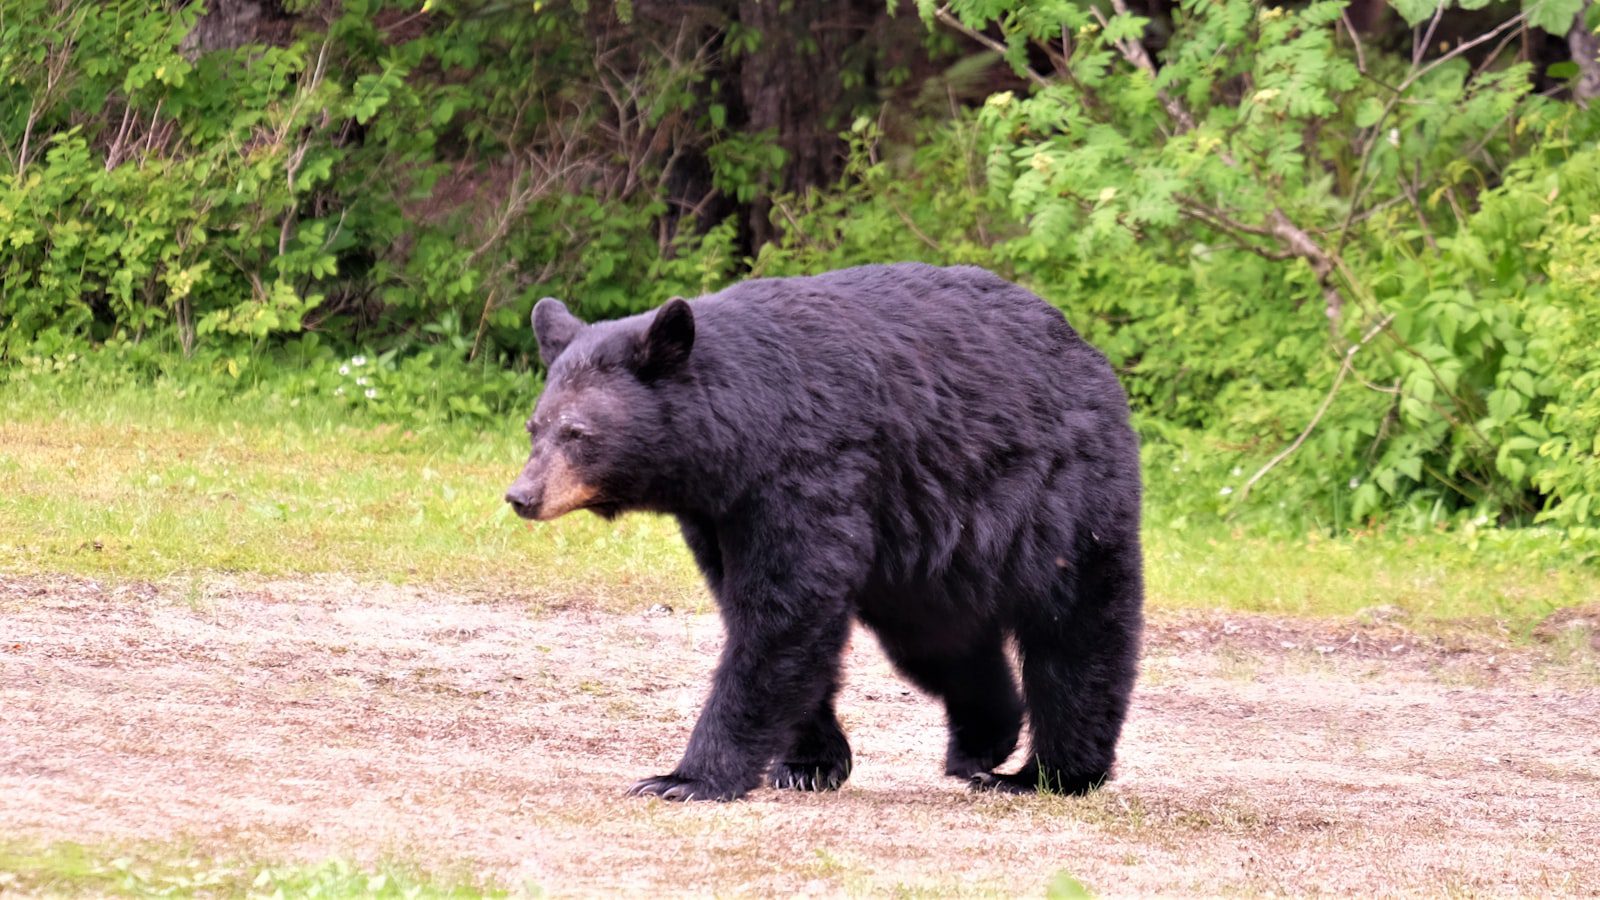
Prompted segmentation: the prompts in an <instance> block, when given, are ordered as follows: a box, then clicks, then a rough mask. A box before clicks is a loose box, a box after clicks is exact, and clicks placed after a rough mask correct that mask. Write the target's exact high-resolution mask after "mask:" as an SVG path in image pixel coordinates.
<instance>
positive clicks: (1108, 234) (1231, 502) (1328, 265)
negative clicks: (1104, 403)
mask: <svg viewBox="0 0 1600 900" xmlns="http://www.w3.org/2000/svg"><path fill="white" fill-rule="evenodd" d="M1557 5H1560V4H1551V5H1545V6H1533V5H1530V7H1529V18H1530V20H1531V21H1532V22H1533V24H1535V25H1538V26H1540V27H1545V28H1547V29H1548V30H1552V31H1557V32H1558V33H1565V31H1566V28H1567V27H1569V26H1570V24H1571V20H1572V16H1573V14H1574V13H1575V10H1576V7H1571V8H1569V7H1568V6H1566V5H1560V6H1561V8H1560V9H1556V8H1555V7H1556V6H1557ZM1424 6H1425V7H1426V8H1425V9H1424V8H1423V7H1416V8H1411V7H1406V8H1402V10H1401V11H1402V13H1404V14H1405V15H1407V16H1408V18H1411V19H1413V20H1415V21H1420V20H1422V19H1424V18H1427V17H1429V16H1432V15H1433V14H1434V13H1435V12H1436V10H1437V5H1436V4H1425V5H1424ZM1118 8H1119V9H1120V7H1118ZM956 9H957V12H958V13H959V14H960V15H962V16H963V18H964V19H965V20H966V21H967V23H968V24H969V25H971V26H973V27H982V26H984V25H987V24H989V23H991V22H992V21H998V23H999V24H1000V26H1001V28H1002V30H1003V31H1005V32H1006V34H1007V35H1008V39H1009V41H1010V45H1011V46H1012V47H1014V48H1015V47H1017V46H1019V45H1023V46H1025V45H1027V44H1028V43H1029V42H1035V41H1036V42H1038V43H1039V44H1040V45H1041V46H1043V45H1046V44H1050V45H1054V46H1057V47H1064V48H1065V49H1066V53H1065V54H1064V55H1062V54H1059V53H1058V54H1057V55H1056V57H1055V59H1056V63H1057V65H1056V70H1055V72H1054V73H1052V74H1050V75H1043V74H1039V73H1036V72H1033V71H1032V70H1031V69H1028V68H1026V66H1027V64H1028V59H1029V57H1027V56H1024V55H1022V54H1019V53H1013V54H1012V59H1011V61H1012V63H1013V65H1014V66H1015V67H1017V68H1018V71H1019V72H1022V73H1024V74H1025V75H1027V76H1028V77H1029V78H1030V79H1033V80H1034V81H1035V82H1036V87H1035V89H1034V90H1033V91H1032V92H1031V93H1030V94H1029V95H1027V96H1019V95H1017V94H1015V93H1012V92H1005V93H1000V94H996V95H994V96H992V97H990V98H989V100H988V102H987V103H986V104H985V105H984V107H983V110H982V113H981V115H980V117H979V123H980V125H981V127H982V129H983V133H984V136H985V139H986V140H985V143H986V145H987V154H986V162H985V175H986V180H987V183H988V185H989V189H990V190H991V192H992V196H993V197H994V198H995V199H996V200H997V201H998V202H1001V203H1003V204H1004V205H1005V208H1006V209H1007V210H1008V211H1009V212H1010V214H1011V215H1012V216H1013V217H1014V218H1015V219H1016V220H1017V221H1019V222H1022V223H1024V224H1025V225H1026V228H1027V230H1026V232H1025V233H1023V234H1019V235H1016V236H1015V237H1011V238H1009V239H1007V240H1005V241H1002V242H999V243H997V244H996V245H995V246H994V247H993V251H992V252H993V254H994V256H995V257H997V258H1000V259H1004V260H1006V261H1007V262H1008V263H1009V265H1010V267H1011V268H1012V269H1013V270H1014V271H1015V272H1016V273H1017V274H1019V275H1020V276H1022V277H1023V278H1024V279H1025V280H1027V281H1029V282H1030V283H1032V284H1033V285H1034V286H1035V287H1037V288H1038V289H1039V290H1040V292H1041V293H1042V294H1044V295H1045V296H1046V297H1049V298H1051V299H1052V300H1054V301H1055V302H1057V303H1058V304H1060V305H1061V306H1062V307H1063V308H1064V309H1065V310H1066V311H1067V312H1068V314H1069V316H1070V317H1071V318H1072V320H1073V321H1074V322H1075V323H1076V324H1077V325H1078V326H1079V328H1080V329H1081V330H1082V331H1084V332H1085V333H1086V335H1087V336H1088V337H1090V339H1091V340H1094V341H1095V342H1096V343H1098V344H1099V345H1100V346H1102V347H1103V348H1104V349H1105V350H1106V351H1107V353H1108V355H1109V356H1110V357H1111V358H1112V360H1113V362H1114V363H1116V364H1117V365H1118V366H1119V368H1120V369H1121V370H1122V372H1123V377H1124V381H1125V383H1126V385H1127V386H1128V389H1129V392H1130V395H1131V397H1132V399H1133V401H1134V403H1135V406H1136V407H1137V408H1138V409H1139V411H1140V413H1141V417H1140V418H1141V428H1142V430H1143V431H1144V433H1145V435H1146V463H1147V470H1148V471H1149V472H1151V476H1150V477H1151V478H1152V480H1153V481H1154V482H1155V483H1156V484H1157V485H1163V486H1165V485H1167V484H1169V483H1171V484H1172V485H1173V486H1175V487H1177V488H1178V489H1180V490H1181V491H1182V493H1183V495H1184V496H1185V497H1186V498H1187V499H1186V501H1185V502H1184V503H1181V504H1179V505H1178V506H1175V507H1173V508H1172V509H1171V510H1170V513H1171V514H1172V515H1173V516H1174V518H1173V519H1172V522H1173V523H1174V524H1177V525H1179V526H1181V525H1183V524H1184V523H1185V522H1187V521H1189V520H1190V518H1191V517H1193V516H1201V517H1209V516H1217V515H1231V516H1238V515H1244V516H1246V517H1247V518H1248V519H1250V520H1252V521H1257V522H1274V523H1279V524H1288V525H1290V526H1291V527H1293V528H1305V527H1313V528H1318V527H1320V528H1329V529H1334V530H1342V529H1344V528H1347V527H1351V526H1354V525H1360V524H1364V523H1371V522H1374V521H1378V520H1382V521H1385V522H1390V523H1394V524H1397V525H1403V526H1407V527H1433V526H1440V525H1445V524H1448V523H1451V522H1456V523H1465V522H1470V521H1476V522H1483V521H1489V520H1493V521H1499V522H1524V523H1526V522H1532V521H1534V520H1535V519H1539V520H1540V521H1548V522H1558V523H1561V524H1562V525H1564V526H1567V527H1568V532H1567V533H1568V536H1569V537H1570V538H1572V539H1573V540H1575V541H1578V542H1579V544H1580V545H1584V543H1585V542H1588V543H1587V546H1590V547H1595V546H1596V545H1595V544H1593V542H1592V534H1591V533H1590V532H1586V531H1583V530H1581V527H1582V523H1581V522H1580V521H1578V517H1579V516H1580V515H1581V516H1584V517H1587V516H1588V515H1592V513H1590V512H1589V509H1590V507H1591V506H1592V504H1593V503H1596V502H1600V501H1587V500H1584V499H1582V498H1583V497H1585V496H1588V495H1589V494H1590V493H1591V492H1592V490H1593V482H1592V480H1591V479H1592V478H1593V474H1592V465H1591V464H1590V460H1591V459H1592V455H1590V454H1591V451H1590V450H1589V449H1588V447H1589V445H1588V444H1587V443H1586V441H1588V440H1591V439H1592V437H1593V435H1594V433H1595V432H1594V430H1593V419H1592V415H1593V406H1592V405H1590V404H1589V403H1588V402H1587V401H1588V398H1589V394H1588V393H1586V392H1584V390H1583V389H1581V388H1579V389H1576V390H1574V389H1573V388H1572V387H1571V386H1572V385H1574V384H1586V385H1587V384H1592V383H1593V376H1592V372H1593V371H1594V370H1595V366H1596V365H1597V362H1596V359H1595V358H1594V357H1593V354H1592V352H1590V353H1587V354H1586V353H1585V351H1584V350H1581V349H1578V348H1579V347H1592V346H1593V342H1594V340H1595V336H1596V335H1597V334H1600V332H1597V331H1596V330H1595V325H1596V323H1595V322H1594V320H1593V319H1592V318H1588V317H1586V316H1585V315H1584V313H1583V309H1584V308H1585V307H1584V306H1583V304H1582V303H1579V302H1576V301H1575V300H1574V299H1573V298H1576V297H1581V296H1583V295H1584V293H1583V291H1584V289H1583V288H1582V287H1581V286H1582V285H1584V284H1585V283H1586V281H1585V279H1587V278H1591V277H1593V274H1592V269H1593V260H1592V250H1590V249H1589V248H1590V247H1591V246H1592V243H1593V235H1592V234H1591V233H1590V228H1591V226H1590V225H1589V220H1590V216H1592V215H1595V214H1597V213H1600V200H1597V198H1596V196H1595V192H1596V190H1597V189H1600V173H1597V172H1596V171H1595V170H1594V164H1593V162H1592V160H1590V159H1589V156H1590V155H1591V154H1592V153H1593V151H1592V150H1589V149H1587V147H1588V145H1589V142H1590V141H1592V136H1593V135H1594V133H1595V130H1596V126H1597V124H1600V123H1597V120H1596V117H1595V116H1594V115H1592V114H1587V113H1582V112H1580V111H1577V110H1575V109H1573V108H1571V107H1567V106H1564V105H1556V104H1552V103H1550V102H1548V101H1546V100H1544V99H1542V98H1537V97H1532V96H1530V95H1529V87H1530V83H1531V82H1530V77H1529V76H1530V72H1529V70H1528V68H1527V66H1526V65H1525V64H1522V63H1519V62H1516V61H1514V60H1505V61H1501V60H1498V59H1496V58H1495V57H1492V56H1491V57H1490V58H1489V59H1487V60H1481V61H1479V62H1478V64H1477V65H1469V64H1468V63H1467V61H1466V60H1465V59H1464V58H1462V57H1460V56H1459V55H1458V54H1457V53H1455V52H1447V53H1445V54H1444V55H1442V56H1438V57H1435V58H1429V57H1427V56H1426V55H1420V56H1417V57H1414V58H1410V59H1407V58H1400V57H1396V56H1391V55H1388V54H1382V53H1378V52H1375V51H1373V50H1372V49H1370V48H1368V50H1367V51H1366V52H1365V53H1364V54H1363V53H1358V52H1357V48H1356V47H1355V46H1353V45H1352V43H1351V41H1350V39H1349V37H1348V35H1347V34H1346V33H1345V32H1344V30H1343V28H1342V25H1341V18H1340V13H1341V10H1342V4H1340V3H1336V2H1318V3H1312V4H1310V5H1307V6H1304V7H1301V8H1295V9H1291V8H1279V7H1267V6H1262V5H1258V4H1254V3H1248V2H1239V0H1186V2H1183V3H1181V4H1180V5H1179V9H1178V10H1177V12H1176V13H1175V14H1174V21H1173V27H1174V31H1173V33H1172V34H1171V35H1170V37H1169V38H1168V40H1167V42H1166V48H1165V50H1164V52H1163V53H1162V55H1161V58H1160V60H1159V62H1160V65H1159V67H1154V66H1151V65H1149V64H1147V62H1146V61H1145V60H1146V58H1141V54H1142V53H1143V52H1144V51H1143V50H1142V48H1140V47H1139V46H1138V45H1137V43H1135V42H1136V41H1137V40H1139V39H1140V38H1141V37H1142V35H1143V33H1144V31H1145V29H1146V28H1147V27H1148V25H1149V23H1148V22H1147V21H1146V20H1144V19H1142V18H1140V17H1137V16H1133V15H1131V14H1128V13H1126V12H1122V13H1119V14H1116V15H1111V16H1105V15H1102V14H1100V13H1098V12H1096V11H1095V10H1093V9H1090V8H1084V7H1078V6H1072V5H1060V6H1050V7H1038V6H1034V5H1024V4H1011V3H997V4H987V5H985V6H984V7H982V8H976V7H972V8H963V7H962V6H961V5H959V4H958V5H957V6H956ZM1562 17H1565V18H1564V22H1565V24H1561V23H1558V22H1557V21H1556V20H1557V19H1559V18H1562ZM1515 24H1517V22H1516V20H1513V21H1511V22H1509V23H1507V24H1506V25H1504V26H1500V27H1498V28H1496V30H1495V32H1494V33H1493V34H1490V35H1488V36H1489V37H1493V36H1497V35H1498V34H1500V33H1504V32H1505V30H1506V29H1507V28H1509V27H1512V26H1514V25H1515ZM1035 58H1036V57H1035ZM1568 285H1573V287H1568ZM1557 427H1559V428H1561V429H1563V430H1562V431H1561V432H1560V435H1561V436H1560V437H1557V436H1556V435H1557V432H1556V431H1555V430H1554V428H1557ZM1585 521H1587V519H1586V518H1585ZM1573 526H1579V527H1577V528H1574V527H1573Z"/></svg>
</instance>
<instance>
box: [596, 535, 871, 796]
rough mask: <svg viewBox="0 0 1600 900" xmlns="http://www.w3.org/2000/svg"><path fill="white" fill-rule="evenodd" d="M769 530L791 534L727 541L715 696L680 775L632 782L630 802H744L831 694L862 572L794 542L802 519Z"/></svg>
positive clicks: (809, 543) (841, 551)
mask: <svg viewBox="0 0 1600 900" xmlns="http://www.w3.org/2000/svg"><path fill="white" fill-rule="evenodd" d="M774 521H776V522H782V523H785V524H786V525H790V527H789V528H783V529H782V533H774V532H777V531H778V530H779V529H778V528H774V527H773V526H772V525H770V524H769V525H767V527H764V528H763V527H761V526H755V527H751V528H749V529H748V530H746V531H744V532H738V533H737V534H738V537H736V538H732V539H728V538H724V581H723V584H722V589H721V590H720V591H718V597H717V599H718V602H719V605H720V606H721V610H722V622H723V627H724V629H725V631H726V633H727V640H726V642H725V644H724V645H723V649H722V658H721V661H720V662H719V663H718V665H717V672H716V675H715V677H714V679H713V681H712V685H711V694H710V696H709V697H707V698H706V703H705V707H704V708H703V709H702V710H701V712H700V719H699V721H698V722H696V723H695V726H694V732H693V733H692V734H691V735H690V737H689V746H688V749H687V750H685V751H684V754H683V759H682V760H681V761H680V762H679V763H678V766H677V768H675V769H673V770H672V771H671V772H670V773H668V774H666V775H658V776H656V777H654V778H646V779H644V780H643V781H640V782H638V783H637V784H635V785H633V787H631V788H630V789H629V790H628V793H629V794H630V795H633V796H639V795H653V796H657V797H662V798H664V799H667V800H735V799H738V798H739V797H742V796H744V795H745V794H746V793H747V792H749V791H750V790H751V789H752V788H755V787H756V786H758V785H759V784H760V783H761V782H762V781H763V780H764V778H765V776H766V774H767V771H768V769H769V767H770V766H771V763H772V761H773V759H774V758H775V757H776V756H778V755H779V754H781V753H783V752H785V751H786V750H788V748H789V747H790V746H791V745H792V744H793V743H794V742H795V740H796V737H797V735H798V732H799V729H801V728H802V727H803V726H804V725H806V724H807V723H808V722H809V721H810V719H811V718H812V716H813V715H815V713H816V711H817V710H818V709H819V708H821V706H822V705H823V703H824V702H825V701H826V700H827V699H828V697H829V695H830V693H831V692H832V690H833V686H834V684H835V683H836V679H837V677H838V670H839V660H840V656H841V654H842V652H843V650H844V645H845V641H846V639H847V638H848V636H849V633H850V599H849V598H850V592H851V591H852V590H853V588H854V582H856V581H858V580H859V572H861V571H864V564H857V563H855V562H854V561H853V560H852V556H853V555H852V554H851V553H850V552H849V551H848V550H847V549H846V548H843V547H838V548H831V547H830V546H829V541H828V540H827V539H826V538H820V539H819V538H816V537H813V536H812V535H807V534H798V533H795V531H794V530H792V524H791V523H794V522H797V521H801V522H803V521H807V519H806V518H805V517H803V516H786V517H783V518H777V519H767V520H766V522H767V523H770V522H774ZM810 521H813V522H814V521H817V519H811V520H810ZM764 524H765V523H764ZM834 533H835V534H839V533H840V532H837V531H835V532H834ZM723 534H724V535H730V537H731V534H730V532H727V531H724V532H723ZM763 539H764V540H763ZM846 560H851V561H850V562H849V563H848V564H846ZM847 752H848V751H847Z"/></svg>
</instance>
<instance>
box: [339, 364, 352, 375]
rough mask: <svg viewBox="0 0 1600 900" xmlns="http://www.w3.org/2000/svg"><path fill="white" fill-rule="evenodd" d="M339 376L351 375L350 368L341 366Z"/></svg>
mask: <svg viewBox="0 0 1600 900" xmlns="http://www.w3.org/2000/svg"><path fill="white" fill-rule="evenodd" d="M339 374H340V375H349V374H350V367H349V366H340V367H339Z"/></svg>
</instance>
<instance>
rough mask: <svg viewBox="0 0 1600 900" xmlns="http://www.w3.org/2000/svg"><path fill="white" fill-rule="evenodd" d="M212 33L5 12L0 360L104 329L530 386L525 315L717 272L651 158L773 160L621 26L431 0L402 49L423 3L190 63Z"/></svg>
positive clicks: (720, 272) (181, 9)
mask: <svg viewBox="0 0 1600 900" xmlns="http://www.w3.org/2000/svg"><path fill="white" fill-rule="evenodd" d="M203 12H204V6H203V5H202V4H198V3H192V4H178V3H161V4H148V3H135V2H130V0H119V2H112V3H88V2H82V0H67V2H61V0H19V2H18V3H17V4H11V5H10V6H8V9H7V13H6V18H5V22H4V25H3V27H0V59H3V60H6V61H7V64H6V65H5V66H3V67H0V72H4V75H3V76H0V77H3V78H4V84H3V85H0V87H3V90H0V150H3V151H4V153H3V157H0V247H3V248H4V252H3V253H0V280H3V281H4V282H5V284H6V290H5V291H4V292H3V296H0V322H3V323H4V325H3V328H0V362H5V361H15V360H16V359H18V358H19V357H21V356H28V355H31V356H37V355H40V354H44V355H50V354H53V353H55V352H56V351H59V350H71V349H81V342H82V341H84V340H85V339H88V340H93V341H101V340H107V339H111V338H115V337H116V336H117V335H125V336H127V337H128V338H129V339H131V340H133V341H136V342H137V341H144V340H155V341H157V342H160V343H163V344H164V345H165V346H168V347H176V348H178V349H181V350H182V351H183V352H184V353H186V354H188V353H193V352H195V351H196V349H197V348H203V347H210V348H213V349H217V350H222V351H225V352H227V353H229V354H231V355H233V356H238V357H248V356H250V355H251V354H254V353H259V352H261V350H262V349H263V348H265V347H267V346H269V345H281V344H283V343H284V342H285V341H286V340H289V339H293V338H296V337H298V336H299V335H301V334H305V333H307V332H315V333H318V334H323V335H329V336H331V337H333V338H334V339H335V340H336V341H340V342H346V343H348V344H349V346H350V347H352V348H354V347H357V346H360V345H365V344H372V343H377V344H380V345H384V346H386V347H389V348H400V349H403V350H405V351H406V352H414V351H415V350H416V349H417V348H418V345H422V346H424V347H425V346H428V345H434V346H433V349H434V350H435V351H436V354H435V355H436V356H438V355H439V354H440V353H443V352H445V347H443V346H439V345H443V344H449V352H451V353H453V354H455V355H458V356H462V357H467V358H471V359H474V360H477V359H489V360H493V361H496V362H498V363H500V364H510V365H513V366H520V367H524V368H525V367H526V366H527V365H528V363H529V360H528V358H527V349H526V348H527V346H528V341H527V338H526V329H527V325H526V323H527V312H528V310H529V309H530V308H531V307H532V304H533V302H534V301H535V300H536V299H537V298H538V297H540V296H543V295H545V294H560V295H563V296H571V297H574V298H576V300H577V303H576V305H577V306H578V308H579V309H580V311H581V312H583V313H584V314H585V315H589V316H612V315H619V314H625V313H630V312H634V311H637V310H639V309H642V308H646V307H649V306H653V305H655V304H656V303H658V302H660V300H661V299H664V298H665V296H667V295H668V292H671V291H673V290H684V291H693V292H698V290H700V289H702V288H703V287H704V286H706V285H708V284H717V283H720V282H721V281H723V280H725V279H726V278H727V277H728V274H729V273H730V271H731V269H732V267H733V266H734V264H735V263H736V258H735V256H734V254H733V253H732V252H731V246H732V242H733V239H734V235H733V232H732V229H731V228H730V227H719V228H715V229H712V230H711V232H710V233H709V234H706V235H695V234H693V229H683V230H682V233H680V234H677V235H676V236H674V233H673V231H672V230H669V229H667V228H666V227H665V225H664V224H663V221H664V219H663V217H664V215H665V213H666V212H667V209H666V206H665V203H664V199H663V190H664V179H665V174H666V172H665V165H666V162H667V160H666V157H665V156H664V155H663V153H662V152H660V151H659V150H657V149H654V148H658V147H674V146H677V145H679V144H687V143H694V142H698V143H700V144H704V145H706V147H707V157H708V158H709V159H710V160H711V162H712V168H713V172H712V175H713V179H714V181H715V182H716V185H717V186H718V188H719V189H721V190H723V191H726V192H727V193H728V194H729V195H730V196H739V197H747V196H753V195H754V194H755V193H757V192H759V191H761V190H762V189H763V186H764V185H767V184H769V183H770V181H771V179H772V178H773V177H774V173H776V172H777V171H779V169H780V167H781V165H782V162H783V158H782V153H781V151H777V150H776V149H775V148H773V147H772V146H771V144H770V141H769V140H767V138H765V137H764V136H762V135H759V134H745V133H739V132H734V131H730V130H729V129H726V128H724V127H723V123H724V122H725V119H726V110H725V109H724V108H722V107H720V106H717V105H712V106H711V107H710V108H707V109H702V108H700V101H699V100H698V99H697V97H698V95H697V94H696V93H695V92H693V91H691V90H690V89H689V88H690V87H691V86H692V85H693V84H695V83H697V81H698V80H699V79H702V78H703V77H704V60H703V59H698V58H687V59H685V58H680V57H679V56H677V55H674V54H673V53H672V52H669V51H668V50H666V49H660V50H656V49H650V48H652V47H653V45H651V44H647V43H643V42H640V43H638V44H626V43H625V41H624V38H625V37H626V33H625V32H620V34H622V37H619V36H618V34H619V32H617V31H616V29H617V26H616V25H615V23H610V24H605V25H604V27H603V28H601V29H600V31H599V38H598V40H599V41H600V42H601V46H599V47H598V48H593V47H589V48H587V49H586V45H588V44H589V43H590V42H591V40H594V39H595V38H594V35H592V34H591V33H590V32H589V31H588V30H587V29H589V27H590V23H589V21H588V20H586V19H585V17H584V16H582V15H579V16H574V15H571V14H570V11H563V12H561V13H559V14H558V13H555V12H551V13H548V14H542V15H541V14H525V13H524V12H523V11H520V10H507V9H501V8H494V7H489V8H479V7H478V6H477V5H473V4H468V5H466V6H464V7H460V8H454V7H452V6H450V5H447V4H438V5H437V6H435V7H432V8H430V10H429V11H428V12H427V13H426V14H425V15H424V16H423V22H422V26H421V27H420V28H401V27H399V26H396V25H394V22H396V21H397V19H398V16H397V14H401V13H403V14H404V16H405V17H406V18H405V21H408V22H409V21H415V20H416V19H417V18H418V14H417V13H416V10H415V4H413V3H410V2H403V0H344V2H341V3H338V4H335V5H334V6H333V7H331V8H330V9H329V10H328V13H329V14H328V16H327V17H326V18H324V17H322V16H318V17H306V18H304V19H302V20H301V21H302V26H303V27H302V29H301V30H300V31H299V32H297V33H296V34H295V35H293V37H292V39H290V40H287V41H286V42H285V43H283V44H281V45H276V46H260V45H249V46H242V47H238V48H232V49H221V50H214V51H210V52H206V53H203V54H196V53H193V52H192V51H186V50H185V49H184V46H183V41H184V38H185V36H186V35H187V34H188V33H189V32H190V30H191V29H192V28H193V27H194V25H195V23H196V22H197V21H198V18H199V16H200V15H202V14H203ZM595 16H598V17H599V18H601V19H603V18H604V16H603V15H601V14H599V13H596V14H595ZM590 18H594V17H590ZM607 21H608V22H609V20H607ZM314 22H325V23H326V24H325V26H318V27H317V28H316V29H315V30H313V29H312V23H314ZM597 27H598V26H597ZM638 46H644V47H645V48H646V49H645V50H643V51H641V50H639V49H638ZM596 85H599V86H601V87H602V88H603V90H602V91H601V92H600V93H599V94H598V95H597V93H596V91H595V86H596ZM530 86H532V88H531V89H530ZM597 96H598V98H599V99H597ZM697 134H702V135H709V136H708V137H704V136H700V137H697V136H696V135H697ZM619 162H621V163H623V164H624V165H625V166H626V167H627V170H628V173H627V177H625V178H618V177H616V174H615V171H614V169H613V167H614V166H616V165H617V164H618V163H619ZM463 334H464V335H467V336H468V338H469V340H468V341H467V342H466V343H464V344H461V343H459V342H456V341H453V340H452V339H453V338H454V337H457V336H460V335H463Z"/></svg>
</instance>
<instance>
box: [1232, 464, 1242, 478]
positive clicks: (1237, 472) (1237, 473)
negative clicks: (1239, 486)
mask: <svg viewBox="0 0 1600 900" xmlns="http://www.w3.org/2000/svg"><path fill="white" fill-rule="evenodd" d="M1243 474H1244V470H1243V469H1241V468H1239V467H1238V466H1234V467H1233V477H1235V478H1238V477H1239V476H1240V475H1243Z"/></svg>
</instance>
